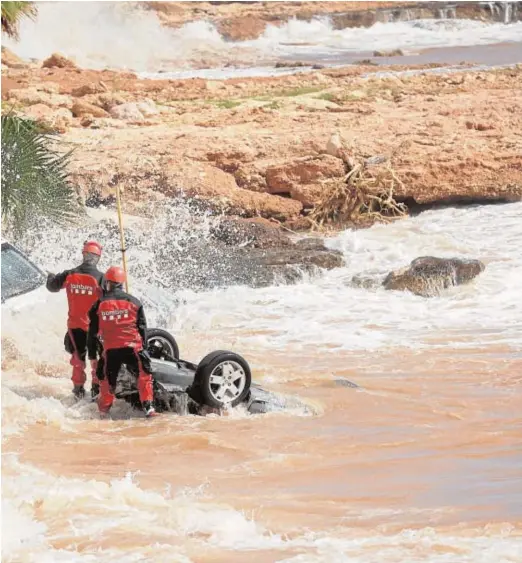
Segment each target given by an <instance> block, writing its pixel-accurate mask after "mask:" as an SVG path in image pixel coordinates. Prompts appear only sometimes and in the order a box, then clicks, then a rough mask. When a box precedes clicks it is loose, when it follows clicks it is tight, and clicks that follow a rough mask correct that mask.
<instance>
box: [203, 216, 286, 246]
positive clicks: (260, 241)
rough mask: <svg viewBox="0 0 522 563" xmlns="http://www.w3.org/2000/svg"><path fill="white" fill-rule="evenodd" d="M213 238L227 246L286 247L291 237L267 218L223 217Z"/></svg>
mask: <svg viewBox="0 0 522 563" xmlns="http://www.w3.org/2000/svg"><path fill="white" fill-rule="evenodd" d="M211 234H212V236H213V238H214V239H215V240H217V241H219V242H222V243H224V244H226V245H227V246H238V247H246V248H284V247H288V246H291V245H292V241H291V240H290V237H289V236H288V235H286V234H285V233H284V232H283V231H282V230H281V229H280V228H277V227H275V226H274V224H273V223H271V222H270V221H268V220H267V219H261V218H258V219H236V218H231V219H223V220H222V221H220V222H219V224H218V225H216V226H215V227H214V228H213V229H212V230H211Z"/></svg>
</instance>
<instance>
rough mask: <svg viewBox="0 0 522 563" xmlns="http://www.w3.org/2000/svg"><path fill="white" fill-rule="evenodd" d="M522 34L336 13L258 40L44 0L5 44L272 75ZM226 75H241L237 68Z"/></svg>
mask: <svg viewBox="0 0 522 563" xmlns="http://www.w3.org/2000/svg"><path fill="white" fill-rule="evenodd" d="M521 36H522V22H517V23H511V24H501V23H484V22H480V21H473V20H452V19H449V20H445V19H441V20H413V21H404V22H393V23H376V24H375V25H373V26H372V27H369V28H345V29H335V26H334V25H333V24H332V21H331V19H330V18H328V17H316V18H314V19H312V20H311V21H302V20H297V19H293V20H289V21H288V22H287V23H285V24H284V25H281V26H275V25H268V26H267V27H266V29H265V32H264V33H263V35H262V36H261V37H259V38H258V39H255V40H252V41H243V42H231V41H226V40H225V39H224V38H223V37H222V36H221V35H220V34H219V32H218V30H217V29H216V27H215V26H214V25H213V24H212V23H210V22H208V21H204V20H199V21H193V22H190V23H187V24H185V25H183V26H181V27H180V28H177V29H173V28H167V27H163V26H162V25H161V24H160V21H159V19H158V17H157V15H156V13H155V12H153V11H148V10H144V9H141V8H139V7H138V6H136V5H135V4H133V3H128V2H121V3H120V2H80V3H77V2H59V3H58V2H46V3H40V4H39V14H38V17H37V20H36V21H35V22H32V21H30V20H25V21H23V22H22V24H21V40H20V42H14V41H12V40H10V39H8V38H5V39H4V41H3V42H4V44H6V45H7V46H8V47H9V48H11V49H12V50H14V51H15V52H16V53H17V54H18V55H20V56H22V57H24V58H35V59H39V60H41V59H44V58H45V57H47V56H49V55H50V54H51V53H53V52H60V53H62V54H64V55H66V56H68V57H70V58H73V59H74V60H76V62H77V63H78V64H79V65H80V66H82V67H85V68H96V69H101V68H106V67H108V68H116V69H130V70H133V71H136V72H148V73H157V72H173V71H185V72H187V71H190V70H193V71H194V69H203V71H202V72H203V74H204V73H205V72H206V73H207V75H208V69H211V68H223V67H224V66H232V67H238V66H239V67H245V66H249V67H261V68H257V69H254V68H250V69H246V68H243V69H242V70H243V74H245V73H248V74H250V75H252V74H259V73H261V74H268V73H270V72H272V73H273V72H274V71H273V68H272V70H271V71H270V70H269V69H268V68H262V67H264V66H266V65H272V66H273V63H274V61H275V60H278V59H279V58H281V57H294V58H295V57H296V56H303V57H308V58H312V59H313V58H314V57H316V58H320V59H324V60H323V61H322V62H326V63H327V62H328V56H331V55H338V54H339V53H346V54H349V53H364V52H368V51H373V50H389V49H403V50H406V51H418V50H421V49H427V48H435V47H452V46H467V45H487V44H492V43H499V42H509V41H520V37H521ZM94 38H96V39H95V40H94ZM228 72H229V73H230V72H235V73H236V74H238V75H239V76H240V75H241V73H240V72H239V71H238V69H234V68H232V69H229V71H228ZM279 72H288V71H279ZM199 74H201V72H200V73H199ZM196 75H198V73H197V72H196V73H195V74H192V75H191V76H196ZM189 76H190V75H189ZM208 76H209V77H213V75H212V74H210V75H208ZM222 76H225V74H223V73H222V75H221V77H222ZM216 77H220V75H217V76H216Z"/></svg>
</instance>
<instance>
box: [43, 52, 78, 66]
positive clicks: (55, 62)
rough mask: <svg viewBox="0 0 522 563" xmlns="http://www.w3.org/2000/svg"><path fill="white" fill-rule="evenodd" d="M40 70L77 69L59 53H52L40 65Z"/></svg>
mask: <svg viewBox="0 0 522 563" xmlns="http://www.w3.org/2000/svg"><path fill="white" fill-rule="evenodd" d="M42 68H78V66H77V65H76V64H75V63H73V61H71V60H70V59H68V58H67V57H64V56H63V55H60V53H53V54H52V55H51V56H50V57H49V58H48V59H45V61H44V62H43V63H42Z"/></svg>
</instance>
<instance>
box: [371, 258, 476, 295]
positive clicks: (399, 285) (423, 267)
mask: <svg viewBox="0 0 522 563" xmlns="http://www.w3.org/2000/svg"><path fill="white" fill-rule="evenodd" d="M484 269H485V266H484V264H483V263H482V262H480V261H479V260H464V259H460V258H435V257H433V256H423V257H422V258H416V259H415V260H413V262H412V263H411V264H410V265H409V266H408V267H406V268H402V269H400V270H396V271H394V272H390V273H389V274H388V276H387V277H386V279H385V280H384V281H383V284H382V285H383V286H384V288H385V289H391V290H399V291H410V292H411V293H414V294H415V295H420V296H421V297H432V296H435V295H439V294H440V293H441V292H442V291H443V290H444V289H447V288H449V287H452V286H456V285H462V284H466V283H469V282H470V281H471V280H473V279H474V278H475V277H477V276H478V275H479V274H480V273H481V272H483V271H484Z"/></svg>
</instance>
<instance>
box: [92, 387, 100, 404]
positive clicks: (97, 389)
mask: <svg viewBox="0 0 522 563" xmlns="http://www.w3.org/2000/svg"><path fill="white" fill-rule="evenodd" d="M99 394H100V384H99V383H93V384H92V385H91V399H92V400H93V401H95V400H96V397H97V396H98V395H99Z"/></svg>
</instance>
